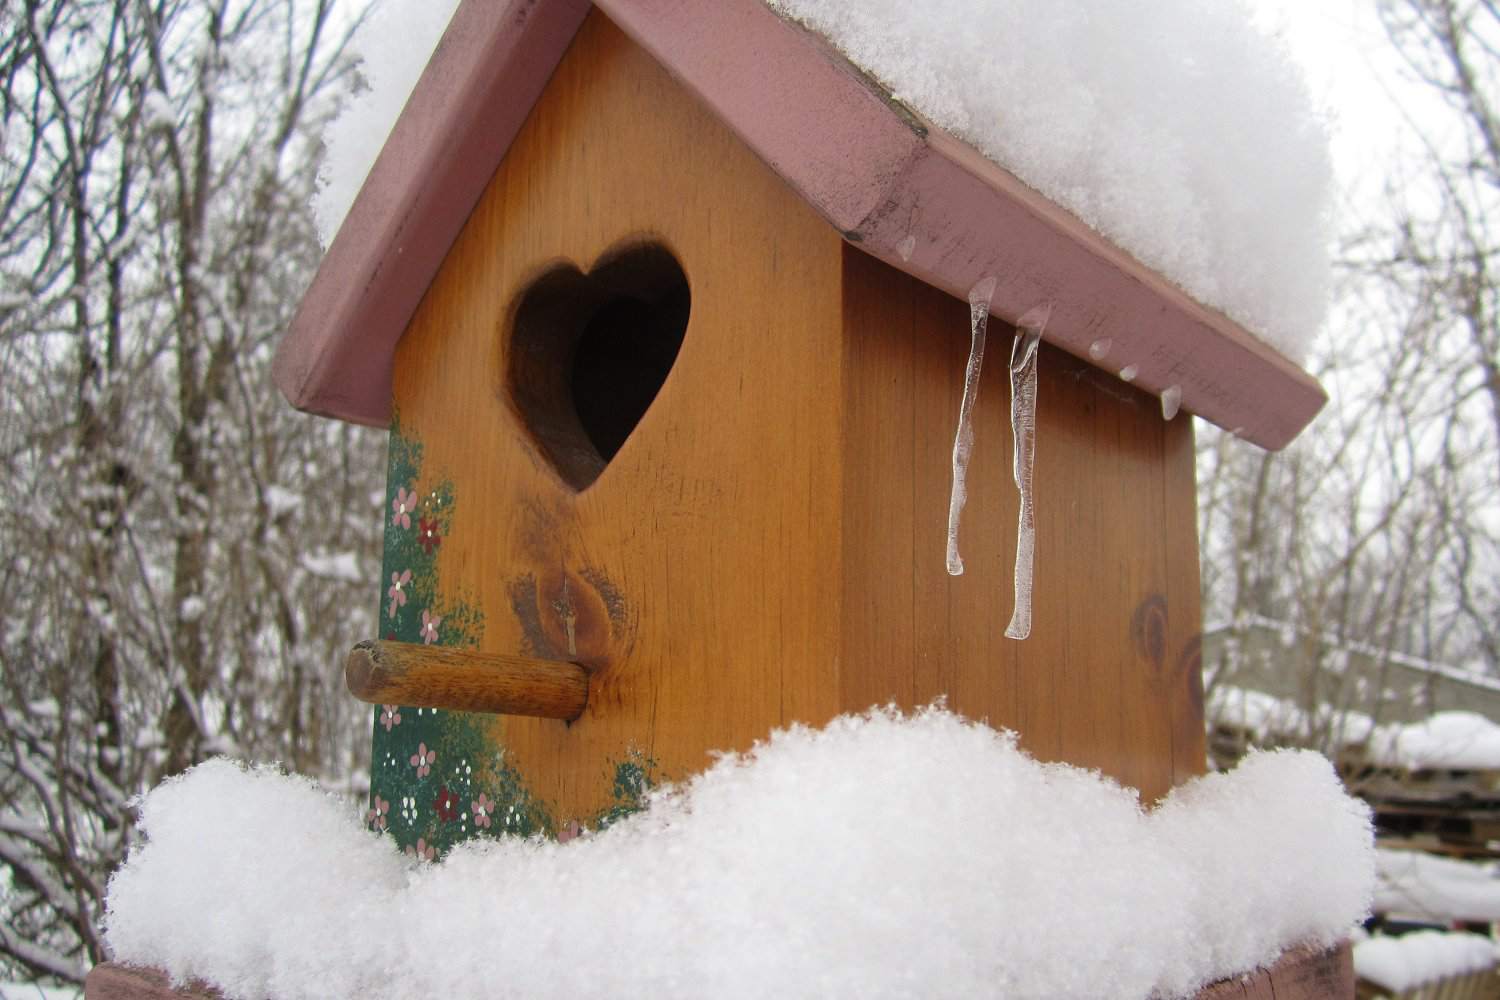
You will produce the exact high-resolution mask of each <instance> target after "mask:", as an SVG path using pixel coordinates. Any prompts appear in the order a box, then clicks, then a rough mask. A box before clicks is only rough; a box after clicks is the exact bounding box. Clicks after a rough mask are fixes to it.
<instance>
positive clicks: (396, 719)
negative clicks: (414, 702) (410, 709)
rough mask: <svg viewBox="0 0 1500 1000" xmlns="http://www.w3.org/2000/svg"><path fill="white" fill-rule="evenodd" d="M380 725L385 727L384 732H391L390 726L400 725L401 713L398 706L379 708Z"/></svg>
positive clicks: (382, 706)
mask: <svg viewBox="0 0 1500 1000" xmlns="http://www.w3.org/2000/svg"><path fill="white" fill-rule="evenodd" d="M380 724H381V725H382V726H384V727H385V731H386V732H390V731H391V727H392V726H399V725H401V711H400V706H399V705H381V706H380Z"/></svg>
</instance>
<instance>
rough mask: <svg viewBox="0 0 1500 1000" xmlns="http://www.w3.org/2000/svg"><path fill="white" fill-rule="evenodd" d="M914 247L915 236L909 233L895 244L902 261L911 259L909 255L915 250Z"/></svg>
mask: <svg viewBox="0 0 1500 1000" xmlns="http://www.w3.org/2000/svg"><path fill="white" fill-rule="evenodd" d="M916 249H917V238H916V237H915V236H912V235H909V234H908V235H907V237H906V238H905V239H903V240H902V241H901V242H900V243H897V244H896V253H897V255H899V256H900V258H901V261H902V263H905V262H907V261H909V260H911V255H912V254H913V253H914V252H915V251H916Z"/></svg>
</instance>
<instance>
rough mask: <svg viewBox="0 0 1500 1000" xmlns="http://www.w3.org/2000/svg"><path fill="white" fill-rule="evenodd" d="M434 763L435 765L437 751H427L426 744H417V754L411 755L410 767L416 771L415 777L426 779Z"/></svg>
mask: <svg viewBox="0 0 1500 1000" xmlns="http://www.w3.org/2000/svg"><path fill="white" fill-rule="evenodd" d="M435 763H437V751H436V750H429V749H427V744H426V743H418V744H417V752H416V753H414V754H412V755H411V766H412V767H414V768H416V769H417V777H419V778H425V777H427V775H428V774H429V773H431V771H432V765H433V764H435Z"/></svg>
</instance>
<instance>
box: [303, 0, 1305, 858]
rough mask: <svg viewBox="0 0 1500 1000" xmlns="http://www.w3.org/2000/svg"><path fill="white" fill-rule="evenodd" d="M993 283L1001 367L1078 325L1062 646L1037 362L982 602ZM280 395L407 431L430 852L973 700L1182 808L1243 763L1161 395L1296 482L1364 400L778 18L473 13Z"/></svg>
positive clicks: (397, 454)
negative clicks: (1262, 449) (1025, 441)
mask: <svg viewBox="0 0 1500 1000" xmlns="http://www.w3.org/2000/svg"><path fill="white" fill-rule="evenodd" d="M987 278H993V279H994V282H993V284H994V287H993V296H992V297H991V298H990V300H989V310H990V311H991V312H992V313H993V315H994V317H995V320H994V324H993V327H992V330H991V333H992V336H993V337H994V338H995V339H996V340H998V341H1008V340H1009V334H1010V333H1011V328H1010V326H1009V324H1014V323H1015V322H1016V321H1017V320H1019V319H1020V318H1021V317H1022V316H1023V314H1025V313H1027V312H1028V311H1029V310H1032V309H1033V308H1035V307H1037V306H1039V305H1042V304H1048V305H1050V307H1051V314H1050V318H1049V319H1048V321H1047V323H1046V327H1045V333H1044V343H1043V345H1042V347H1041V352H1040V356H1039V361H1038V367H1037V372H1038V378H1039V386H1038V396H1037V400H1038V402H1037V410H1036V430H1035V442H1036V443H1035V456H1036V457H1035V481H1034V495H1035V536H1034V560H1033V562H1034V574H1033V577H1032V581H1033V582H1032V589H1031V594H1032V599H1033V624H1032V630H1031V634H1030V637H1029V638H1027V639H1025V640H1024V641H1016V640H1014V639H1010V638H1007V637H1006V635H1005V627H1006V621H1007V619H1008V618H1009V617H1010V615H1011V606H1012V600H1013V594H1014V591H1013V586H1012V583H1013V572H1014V568H1015V563H1016V548H1017V544H1018V531H1017V523H1018V511H1019V502H1020V501H1019V499H1018V494H1017V491H1016V488H1015V486H1014V484H1013V482H1012V457H1013V456H1012V449H1013V441H1012V434H1011V427H1010V399H1009V386H1008V385H1007V382H1006V368H1005V365H1004V364H1003V362H1002V363H999V364H992V365H991V366H990V367H989V368H988V369H986V370H985V371H984V372H983V375H982V377H981V382H980V387H981V391H980V393H979V396H978V399H977V403H976V404H975V407H974V414H973V415H974V418H975V419H974V426H975V428H976V431H975V434H976V440H975V459H974V462H973V465H972V468H971V470H970V473H969V479H968V496H969V500H968V505H967V508H966V509H965V511H964V514H963V521H962V536H961V545H962V551H963V556H964V562H965V564H966V572H965V573H964V574H963V575H962V576H950V575H949V573H948V571H947V569H946V567H945V529H946V516H947V512H948V508H949V491H950V480H951V465H950V462H951V453H952V449H953V435H954V424H955V419H956V417H957V414H958V412H959V409H960V401H961V396H962V393H963V388H964V380H965V366H966V360H967V358H968V354H969V347H970V334H971V327H970V318H971V317H970V306H969V303H968V301H966V299H967V296H968V293H969V290H970V289H971V288H972V287H974V286H975V285H976V284H978V283H981V282H983V281H984V280H985V279H987ZM999 353H1001V354H1002V355H1003V353H1004V352H1003V350H1001V351H1000V352H999ZM1122 370H1125V371H1126V374H1127V375H1128V376H1131V377H1132V378H1131V379H1130V380H1122V378H1121V377H1120V373H1121V371H1122ZM277 372H278V379H279V382H280V385H281V386H282V388H283V390H284V391H285V392H286V394H287V395H288V397H289V398H290V399H291V401H292V402H293V403H294V404H295V405H296V406H298V407H300V408H302V409H305V410H310V411H313V412H317V413H321V414H326V415H328V416H331V417H336V418H339V419H343V420H350V421H355V422H359V423H364V424H370V425H376V426H389V427H390V432H391V445H390V476H389V483H388V495H387V497H386V502H385V507H384V518H385V537H386V542H385V564H384V566H383V568H382V573H381V581H380V595H379V596H380V601H381V604H380V634H379V635H377V636H371V637H369V638H370V639H372V640H374V641H373V642H371V643H368V644H365V645H362V646H361V647H359V648H358V649H356V651H355V653H354V655H353V656H352V657H351V661H350V665H349V676H350V683H351V686H352V687H353V688H354V689H355V691H356V693H357V694H359V695H360V696H361V697H363V698H365V699H366V700H370V701H373V702H374V703H376V705H377V708H376V710H375V737H376V739H375V750H374V761H373V766H372V771H371V774H372V782H373V790H372V791H373V794H372V799H373V802H372V809H371V816H372V822H374V823H375V824H376V825H377V826H380V827H381V828H386V829H389V830H390V831H391V832H392V833H393V834H394V836H395V837H396V839H397V841H398V843H399V844H400V845H401V846H402V847H403V848H406V849H408V850H409V851H411V852H413V853H418V854H422V855H423V856H430V855H431V854H432V853H434V852H438V853H440V852H441V851H442V850H443V849H444V848H446V847H447V846H449V845H451V844H452V843H454V842H455V841H457V840H459V839H462V838H464V837H466V836H472V835H475V834H487V833H489V834H492V833H495V832H498V831H502V830H509V831H520V832H530V831H536V830H544V831H551V832H559V833H560V832H564V831H565V830H567V829H569V828H570V827H571V825H572V824H583V825H590V824H596V823H598V822H600V821H601V819H607V818H608V817H609V816H610V815H611V811H612V810H618V809H620V808H627V807H628V806H629V804H630V800H631V798H632V797H633V795H634V794H635V793H636V792H638V791H639V790H640V788H641V787H642V786H643V784H644V783H646V782H649V781H651V780H655V779H657V778H667V779H678V778H682V777H686V776H688V775H690V774H692V773H694V772H696V771H698V770H700V769H702V768H703V767H704V766H706V765H707V764H708V763H709V761H710V757H709V754H710V753H711V752H712V751H715V750H743V749H747V748H749V747H750V746H751V745H752V744H753V743H754V742H755V741H757V740H760V739H763V738H765V737H766V736H767V735H768V733H770V732H771V731H772V730H773V729H775V728H777V727H782V726H787V725H790V724H793V723H799V722H800V723H809V724H821V723H824V722H826V721H827V720H829V719H830V718H832V717H834V716H836V715H838V714H840V713H844V712H858V711H862V710H865V709H867V708H869V707H870V706H872V705H882V704H887V703H894V704H896V705H899V706H902V707H906V708H910V707H915V706H921V705H925V704H928V703H930V702H933V701H934V700H936V699H946V702H947V704H948V705H949V706H950V707H951V708H953V709H954V710H956V711H958V712H961V713H963V714H964V715H966V716H969V717H972V718H979V719H986V720H988V721H989V722H990V724H992V725H994V726H996V727H1008V728H1011V729H1014V730H1015V731H1016V732H1017V733H1018V734H1019V736H1020V740H1021V743H1022V745H1023V746H1024V747H1025V748H1027V749H1028V750H1030V751H1031V752H1032V753H1033V754H1035V755H1036V756H1038V757H1040V758H1043V759H1048V760H1062V761H1069V762H1071V763H1074V764H1078V765H1082V766H1084V767H1091V768H1098V769H1099V770H1101V771H1103V772H1104V773H1106V774H1108V775H1111V776H1113V777H1115V778H1117V779H1119V780H1120V781H1121V782H1124V783H1126V784H1128V785H1131V786H1134V787H1136V788H1138V789H1140V791H1141V793H1142V795H1143V797H1144V799H1145V800H1146V801H1152V800H1154V799H1156V798H1157V797H1158V796H1160V795H1161V794H1163V793H1164V792H1166V791H1167V790H1168V789H1169V788H1170V787H1171V786H1172V785H1173V784H1174V783H1176V782H1178V781H1180V780H1182V779H1184V778H1186V777H1188V776H1190V775H1194V774H1197V773H1199V772H1201V771H1202V769H1203V767H1204V731H1203V714H1202V713H1203V709H1202V688H1201V681H1200V675H1199V658H1198V643H1199V629H1200V621H1199V618H1200V616H1199V576H1198V550H1197V544H1196V518H1195V513H1194V469H1193V461H1194V453H1193V438H1192V430H1191V425H1190V422H1189V421H1188V420H1186V419H1181V418H1179V419H1175V420H1164V419H1163V411H1162V406H1161V401H1160V398H1159V397H1160V396H1161V395H1162V394H1164V393H1169V394H1172V395H1175V394H1176V393H1178V392H1180V396H1181V405H1182V407H1183V410H1184V411H1187V412H1192V413H1196V414H1197V415H1199V416H1201V417H1204V418H1206V419H1209V420H1212V421H1214V422H1216V423H1218V424H1220V425H1222V426H1224V427H1228V428H1234V429H1237V430H1238V431H1239V433H1241V434H1242V435H1243V436H1244V437H1246V438H1248V439H1250V440H1252V441H1254V442H1256V443H1259V444H1261V445H1264V446H1267V447H1272V448H1275V447H1280V446H1281V445H1283V444H1285V443H1286V442H1287V441H1289V440H1290V439H1291V438H1292V437H1293V436H1295V434H1296V433H1297V432H1298V431H1299V430H1300V429H1301V428H1302V427H1303V426H1304V425H1305V424H1306V423H1307V422H1308V421H1309V420H1310V419H1311V418H1312V416H1313V415H1314V414H1315V413H1316V412H1317V410H1318V409H1319V407H1320V406H1321V405H1322V402H1323V399H1324V397H1323V394H1322V392H1321V390H1320V389H1319V388H1318V386H1317V384H1316V383H1315V382H1314V381H1313V380H1312V379H1310V378H1309V377H1308V376H1306V375H1305V374H1303V373H1302V372H1301V371H1300V370H1298V369H1297V368H1296V367H1295V366H1293V365H1292V364H1291V363H1289V362H1287V361H1285V360H1284V359H1282V358H1281V357H1280V356H1279V355H1278V354H1276V353H1275V352H1273V351H1272V350H1270V349H1269V348H1267V347H1265V346H1263V345H1261V344H1260V343H1259V342H1258V341H1257V340H1255V339H1254V338H1252V337H1250V336H1249V335H1248V334H1246V333H1244V332H1243V331H1241V330H1240V329H1239V328H1238V327H1236V326H1235V325H1234V324H1233V323H1232V322H1231V321H1229V320H1228V319H1226V318H1225V317H1223V316H1222V315H1219V314H1218V313H1215V312H1213V311H1211V310H1209V309H1206V308H1204V307H1202V306H1200V305H1198V304H1196V303H1195V302H1193V301H1192V300H1190V299H1189V298H1188V297H1187V296H1186V295H1184V294H1183V293H1182V292H1181V291H1179V290H1178V289H1177V288H1176V287H1175V286H1173V285H1172V284H1170V283H1169V282H1168V281H1166V280H1164V279H1163V278H1161V277H1159V276H1158V275H1156V274H1153V273H1152V272H1150V271H1149V270H1147V269H1146V268H1144V267H1143V266H1142V265H1141V264H1139V263H1137V262H1136V261H1135V260H1134V259H1132V258H1131V257H1129V256H1127V255H1126V254H1124V253H1123V252H1121V251H1119V250H1117V249H1115V248H1114V247H1112V246H1110V245H1109V244H1107V243H1106V242H1104V241H1103V240H1102V239H1101V238H1100V237H1099V236H1098V235H1097V234H1095V233H1094V232H1093V231H1091V230H1090V229H1088V228H1087V227H1085V226H1084V225H1082V224H1081V223H1079V222H1078V221H1077V220H1075V219H1074V218H1073V217H1071V216H1069V215H1068V214H1067V213H1065V212H1063V211H1062V210H1061V209H1059V208H1057V207H1056V206H1054V205H1052V204H1050V203H1049V202H1047V201H1046V200H1044V199H1043V198H1041V197H1040V196H1039V195H1037V194H1036V193H1035V192H1033V191H1031V190H1030V189H1028V188H1026V187H1024V186H1023V185H1022V184H1020V183H1019V182H1018V181H1017V180H1015V179H1014V178H1013V177H1011V176H1010V175H1009V174H1007V173H1006V172H1004V171H1003V170H1001V169H1000V168H999V167H996V166H994V165H993V164H991V163H989V162H988V161H985V160H983V159H982V158H980V157H979V156H978V155H977V154H976V153H975V152H974V151H973V150H971V149H969V148H968V147H967V146H964V145H963V144H962V143H960V142H958V141H957V140H955V139H952V138H950V137H948V136H946V135H945V134H944V133H942V132H940V131H938V130H936V129H931V128H928V127H927V126H926V125H925V124H924V122H923V121H922V120H921V119H920V118H919V117H918V116H917V115H916V114H914V113H913V112H911V111H910V110H909V109H907V108H905V107H903V106H902V105H901V104H899V103H898V102H896V101H895V100H893V99H892V98H891V97H890V96H889V95H888V94H887V93H885V92H884V91H883V90H882V89H881V88H880V87H879V86H878V85H877V84H875V83H874V82H872V81H871V80H870V79H868V78H867V77H866V76H864V75H863V74H861V73H860V72H859V71H858V70H857V69H855V68H854V67H852V66H850V65H849V64H848V63H847V62H846V61H844V60H843V59H842V58H841V57H839V56H838V55H837V54H836V53H835V52H833V51H832V50H830V49H829V48H828V47H827V46H826V44H825V43H823V42H822V41H821V40H819V39H818V38H817V37H816V36H813V35H811V34H809V33H807V32H805V31H803V30H802V29H800V28H798V27H796V26H794V25H791V24H789V23H787V22H784V21H783V20H781V19H780V18H778V17H777V16H776V15H775V14H773V13H772V12H771V11H770V10H769V8H767V7H766V6H765V5H764V3H763V2H762V0H717V2H715V3H711V4H683V3H666V2H655V0H600V2H599V3H597V4H594V5H591V4H589V3H585V2H580V0H542V2H521V0H507V2H498V0H495V2H479V0H469V2H466V3H464V4H463V5H462V6H461V7H460V8H459V10H458V12H457V14H456V15H455V18H454V21H453V24H452V26H451V27H450V28H449V30H448V32H447V34H446V36H445V38H444V40H443V42H442V43H441V45H440V47H439V49H438V51H437V53H436V55H435V57H434V59H433V61H432V63H431V65H430V66H429V68H428V70H427V72H426V74H425V75H424V76H423V78H422V80H421V82H420V84H419V85H418V87H417V89H416V91H415V93H414V94H413V96H412V98H411V100H410V102H409V103H408V105H407V107H406V110H405V112H404V114H403V116H402V118H401V119H400V122H399V124H398V125H397V126H396V128H395V130H394V132H393V134H392V136H391V138H390V140H389V142H388V145H387V146H386V148H385V151H384V152H383V154H382V155H381V157H380V159H379V161H378V163H377V164H376V166H375V168H374V170H373V172H372V173H371V175H370V177H369V179H368V180H367V182H366V184H365V187H364V189H363V191H362V193H361V195H360V196H359V198H358V200H357V201H356V203H355V204H354V206H353V209H352V211H351V213H350V215H349V216H348V219H347V221H346V222H345V224H344V226H343V229H342V231H341V232H340V233H339V234H338V237H337V239H336V240H335V242H334V244H333V246H332V247H331V249H330V251H329V254H328V257H327V260H326V262H325V263H324V265H323V267H322V270H321V271H320V272H319V274H318V276H317V278H316V280H315V281H314V283H313V285H312V287H311V289H310V290H309V292H308V294H307V298H306V300H305V302H304V303H303V305H302V308H301V311H300V313H299V314H298V316H297V319H296V322H295V324H294V326H293V328H292V330H291V332H290V334H289V336H288V337H287V339H286V341H285V342H284V344H283V346H282V348H281V352H280V355H279V357H278V361H277ZM460 710H466V711H460Z"/></svg>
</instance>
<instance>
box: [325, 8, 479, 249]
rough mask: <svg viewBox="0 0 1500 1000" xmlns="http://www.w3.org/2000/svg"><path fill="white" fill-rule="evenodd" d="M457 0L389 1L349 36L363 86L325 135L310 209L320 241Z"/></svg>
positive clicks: (381, 141) (335, 222)
mask: <svg viewBox="0 0 1500 1000" xmlns="http://www.w3.org/2000/svg"><path fill="white" fill-rule="evenodd" d="M457 9H458V0H389V2H387V3H384V4H382V5H380V6H379V7H377V8H376V9H375V13H373V14H371V15H370V17H369V18H368V19H367V20H366V21H365V22H364V23H363V24H362V25H360V26H359V30H357V31H356V32H355V33H354V37H353V38H351V39H350V41H349V48H350V51H351V52H352V53H353V54H354V56H355V57H356V58H358V59H359V60H360V63H359V72H360V77H361V78H362V79H363V80H364V83H365V84H366V87H367V89H365V90H363V91H362V92H361V93H359V94H358V95H356V96H355V97H354V98H352V99H351V100H350V101H349V103H348V104H347V105H346V106H345V107H344V109H343V111H342V112H341V113H340V114H339V116H338V117H337V118H336V119H334V121H333V123H332V124H331V125H330V126H329V127H328V131H327V133H326V134H325V135H324V137H323V139H324V144H325V146H326V152H325V154H324V157H323V165H322V167H321V168H320V169H319V170H318V181H319V187H318V193H317V194H316V195H314V197H313V215H314V217H315V218H316V220H317V223H318V235H319V237H321V239H322V240H323V246H325V247H326V246H328V245H329V244H331V243H332V242H333V237H334V235H335V234H336V233H338V231H339V226H341V225H343V222H344V216H345V215H347V214H348V212H349V206H350V205H352V204H354V196H355V195H357V194H359V189H360V186H361V185H362V184H364V182H365V175H366V174H368V173H369V172H370V167H371V166H373V165H374V163H375V157H376V156H378V155H379V153H380V149H381V147H382V146H384V145H385V140H386V137H387V136H389V135H390V132H391V127H392V126H393V125H395V124H396V119H397V118H398V117H399V116H400V115H401V109H402V108H403V107H405V106H406V99H407V98H408V97H410V96H411V91H412V88H413V87H415V86H416V85H417V78H418V77H420V76H421V75H422V70H423V69H425V68H426V66H427V61H428V60H429V59H430V58H432V51H433V49H434V48H436V47H437V43H438V39H439V38H441V37H442V35H443V29H445V28H446V27H448V22H449V21H450V20H452V18H453V12H454V11H455V10H457Z"/></svg>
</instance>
